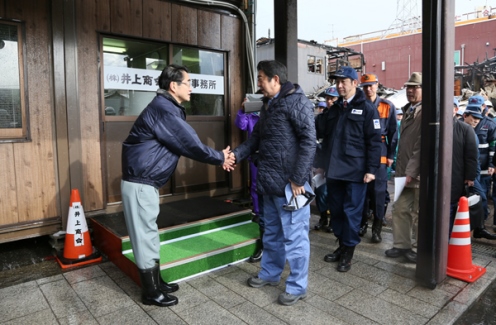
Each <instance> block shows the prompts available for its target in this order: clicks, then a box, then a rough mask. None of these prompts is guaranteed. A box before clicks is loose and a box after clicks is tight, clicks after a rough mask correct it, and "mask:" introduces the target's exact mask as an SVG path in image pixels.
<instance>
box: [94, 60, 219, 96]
mask: <svg viewBox="0 0 496 325" xmlns="http://www.w3.org/2000/svg"><path fill="white" fill-rule="evenodd" d="M161 72H162V71H158V70H147V69H134V68H122V67H110V66H105V68H104V88H105V89H125V90H141V91H157V89H158V77H159V76H160V73H161ZM189 76H190V78H191V88H192V92H193V94H209V95H224V77H223V76H213V75H204V74H195V73H190V74H189Z"/></svg>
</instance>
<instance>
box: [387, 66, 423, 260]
mask: <svg viewBox="0 0 496 325" xmlns="http://www.w3.org/2000/svg"><path fill="white" fill-rule="evenodd" d="M405 87H406V98H407V100H408V104H406V105H405V106H404V107H403V108H402V110H403V112H404V115H403V119H402V120H401V137H400V141H399V145H398V155H397V158H396V170H395V177H405V178H406V180H405V188H404V189H403V191H402V192H401V194H400V196H399V197H398V200H397V201H396V202H394V207H393V239H394V241H393V248H391V249H388V250H387V251H386V256H387V257H391V258H397V257H400V256H405V257H406V259H407V260H408V261H409V262H412V263H417V252H416V251H415V250H416V246H417V239H415V240H413V239H412V231H413V232H414V234H415V237H416V238H417V236H418V233H417V230H418V210H419V186H420V131H421V122H422V121H421V120H422V73H420V72H414V73H413V74H412V75H411V77H410V79H409V80H408V81H407V82H406V83H405Z"/></svg>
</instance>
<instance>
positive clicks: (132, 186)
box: [121, 64, 234, 307]
mask: <svg viewBox="0 0 496 325" xmlns="http://www.w3.org/2000/svg"><path fill="white" fill-rule="evenodd" d="M158 83H159V87H160V89H159V90H158V91H157V96H155V97H154V98H153V100H152V101H151V102H150V103H149V104H148V106H147V107H146V108H145V109H144V110H143V112H142V113H141V114H140V115H139V117H138V118H137V119H136V121H135V122H134V125H133V127H132V128H131V131H130V133H129V136H128V137H127V138H126V140H125V141H124V143H123V144H122V181H121V192H122V206H123V209H124V218H125V220H126V226H127V230H128V232H129V238H130V240H131V246H132V248H133V254H134V257H135V260H136V266H137V267H138V269H139V275H140V280H141V300H142V302H143V303H144V304H145V305H157V306H160V307H168V306H173V305H175V304H177V303H178V299H177V297H175V296H173V295H169V293H171V292H174V291H177V290H178V289H179V286H178V285H177V284H175V283H166V282H165V281H163V280H162V277H161V275H160V261H159V260H160V255H159V253H160V239H159V235H158V228H157V216H158V214H159V211H160V207H159V195H158V190H159V188H160V187H162V186H164V185H165V183H167V181H168V180H169V178H170V177H171V175H172V174H173V173H174V170H175V169H176V166H177V162H178V160H179V157H181V156H185V157H188V158H190V159H194V160H197V161H200V162H204V163H208V164H211V165H222V166H223V168H224V170H227V171H230V170H232V169H233V166H232V165H233V164H234V158H232V157H231V155H230V149H229V146H228V147H227V148H225V149H224V150H222V151H217V150H214V149H212V148H210V147H208V146H206V145H204V144H203V143H202V142H201V141H200V139H199V138H198V135H197V134H196V132H195V130H194V129H193V128H192V127H191V126H190V125H189V124H188V123H186V112H185V110H184V107H183V106H182V105H181V103H183V102H186V101H189V100H190V96H191V80H190V77H189V74H188V70H187V69H186V68H185V67H182V66H178V65H175V64H171V65H169V66H167V67H166V68H165V69H164V70H163V71H162V74H161V75H160V77H159V79H158Z"/></svg>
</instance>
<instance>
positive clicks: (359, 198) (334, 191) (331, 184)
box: [327, 178, 367, 246]
mask: <svg viewBox="0 0 496 325" xmlns="http://www.w3.org/2000/svg"><path fill="white" fill-rule="evenodd" d="M366 192H367V184H366V183H358V182H348V181H340V180H334V179H329V178H328V179H327V193H328V194H329V195H328V198H329V210H330V211H331V216H332V218H331V224H332V228H333V229H334V235H336V237H337V238H338V239H339V241H340V243H341V244H342V245H345V246H356V245H358V244H359V243H360V236H358V230H359V229H360V222H361V220H362V211H363V206H364V202H365V194H366Z"/></svg>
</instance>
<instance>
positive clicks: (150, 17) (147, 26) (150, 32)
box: [143, 0, 172, 41]
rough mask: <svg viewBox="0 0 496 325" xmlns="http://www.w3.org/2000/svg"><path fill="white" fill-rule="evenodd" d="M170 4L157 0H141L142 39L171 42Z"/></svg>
mask: <svg viewBox="0 0 496 325" xmlns="http://www.w3.org/2000/svg"><path fill="white" fill-rule="evenodd" d="M171 26H172V19H171V4H170V3H169V2H164V1H159V0H143V37H146V38H153V39H159V40H162V41H170V40H171Z"/></svg>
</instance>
